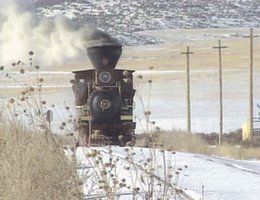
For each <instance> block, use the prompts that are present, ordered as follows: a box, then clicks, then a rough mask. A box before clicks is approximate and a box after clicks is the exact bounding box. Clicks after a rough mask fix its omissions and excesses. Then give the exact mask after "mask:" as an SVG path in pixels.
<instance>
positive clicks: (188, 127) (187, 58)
mask: <svg viewBox="0 0 260 200" xmlns="http://www.w3.org/2000/svg"><path fill="white" fill-rule="evenodd" d="M181 54H185V55H186V60H187V67H186V76H187V96H186V98H187V131H188V132H189V133H191V100H190V54H194V53H193V52H191V51H190V47H187V51H186V52H181Z"/></svg>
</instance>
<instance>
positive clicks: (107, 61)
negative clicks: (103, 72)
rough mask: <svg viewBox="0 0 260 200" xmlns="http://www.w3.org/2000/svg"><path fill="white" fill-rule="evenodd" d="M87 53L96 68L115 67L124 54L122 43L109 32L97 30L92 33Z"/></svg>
mask: <svg viewBox="0 0 260 200" xmlns="http://www.w3.org/2000/svg"><path fill="white" fill-rule="evenodd" d="M87 54H88V57H89V59H90V61H91V63H92V64H93V66H94V67H95V68H96V69H99V68H107V69H114V68H115V67H116V64H117V62H118V60H119V58H120V56H121V54H122V45H121V44H120V43H119V42H118V41H117V40H116V39H114V38H112V37H111V36H110V35H108V34H107V33H104V32H102V31H100V30H97V31H95V32H94V33H93V34H92V35H91V45H90V46H89V47H88V48H87Z"/></svg>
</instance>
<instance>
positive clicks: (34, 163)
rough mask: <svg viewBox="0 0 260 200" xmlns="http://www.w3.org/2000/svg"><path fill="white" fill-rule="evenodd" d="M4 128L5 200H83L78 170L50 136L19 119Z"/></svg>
mask: <svg viewBox="0 0 260 200" xmlns="http://www.w3.org/2000/svg"><path fill="white" fill-rule="evenodd" d="M0 126H1V127H0V169H1V170H0V199H1V200H28V199H33V200H38V199H39V200H44V199H46V200H50V199H55V200H59V199H62V200H66V199H68V200H74V199H75V200H76V199H81V189H80V185H79V183H80V182H79V179H78V177H77V174H76V166H74V165H75V164H74V163H73V162H71V161H70V160H69V159H68V158H67V157H66V156H65V154H64V151H63V149H62V147H61V146H60V145H59V144H58V143H57V142H56V141H55V139H54V138H53V137H52V136H51V135H50V134H48V133H46V132H45V133H44V132H42V131H40V130H39V131H36V130H28V129H27V128H26V127H25V126H24V125H23V124H21V123H19V122H17V121H16V120H15V119H14V120H12V121H7V122H5V123H2V124H1V125H0Z"/></svg>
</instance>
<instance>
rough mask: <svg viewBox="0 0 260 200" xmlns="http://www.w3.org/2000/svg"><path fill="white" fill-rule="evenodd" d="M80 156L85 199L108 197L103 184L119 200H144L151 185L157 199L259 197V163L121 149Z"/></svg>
mask: <svg viewBox="0 0 260 200" xmlns="http://www.w3.org/2000/svg"><path fill="white" fill-rule="evenodd" d="M76 157H77V159H78V162H79V163H81V165H80V169H79V170H78V173H79V174H80V176H81V178H82V180H83V181H84V192H85V194H86V199H91V197H92V198H93V197H103V196H105V195H106V192H105V191H104V188H103V189H100V185H102V184H103V185H104V184H109V185H110V186H113V188H114V190H113V194H114V196H116V197H117V199H133V198H134V199H144V198H145V195H147V193H148V192H149V191H151V187H153V188H152V189H153V190H152V191H153V195H154V197H155V198H156V197H157V198H158V197H162V195H163V194H167V197H169V198H170V199H187V195H188V196H190V197H191V199H194V200H199V199H207V200H249V199H250V200H258V199H259V196H260V188H259V185H260V170H259V169H260V162H259V161H243V160H232V159H227V158H219V157H210V156H204V155H198V154H190V153H179V152H167V151H165V152H164V151H160V150H153V149H148V148H121V147H111V148H109V147H99V148H91V149H88V148H78V149H77V150H76ZM97 161H98V162H97ZM105 166H106V167H105ZM151 174H152V175H151ZM89 177H91V178H89ZM101 180H102V181H101ZM117 181H118V182H117ZM164 184H166V185H167V187H166V190H164V189H165V188H164ZM176 191H178V192H177V193H176ZM163 192H165V193H163ZM87 197H90V198H87Z"/></svg>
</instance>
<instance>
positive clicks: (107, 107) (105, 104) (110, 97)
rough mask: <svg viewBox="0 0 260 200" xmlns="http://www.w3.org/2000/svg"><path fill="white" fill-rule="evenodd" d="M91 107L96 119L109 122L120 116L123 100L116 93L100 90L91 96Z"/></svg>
mask: <svg viewBox="0 0 260 200" xmlns="http://www.w3.org/2000/svg"><path fill="white" fill-rule="evenodd" d="M89 105H90V112H91V114H92V116H93V117H94V119H97V120H101V121H109V120H111V119H112V120H113V118H114V117H115V116H117V115H118V114H119V112H120V108H121V99H120V97H119V95H118V94H116V93H115V92H114V91H110V90H100V91H96V92H94V93H93V94H92V95H91V97H90V102H89Z"/></svg>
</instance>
